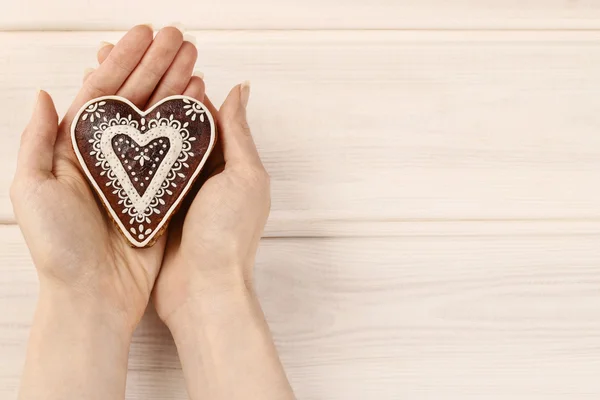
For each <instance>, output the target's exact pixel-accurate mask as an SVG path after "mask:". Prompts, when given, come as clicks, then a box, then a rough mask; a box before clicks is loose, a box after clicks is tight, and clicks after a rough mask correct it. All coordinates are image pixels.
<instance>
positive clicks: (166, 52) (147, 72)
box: [103, 26, 183, 108]
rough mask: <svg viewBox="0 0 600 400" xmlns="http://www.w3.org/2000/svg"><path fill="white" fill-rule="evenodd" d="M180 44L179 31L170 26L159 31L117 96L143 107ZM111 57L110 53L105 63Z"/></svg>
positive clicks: (181, 39)
mask: <svg viewBox="0 0 600 400" xmlns="http://www.w3.org/2000/svg"><path fill="white" fill-rule="evenodd" d="M182 43H183V34H182V33H181V31H180V30H179V29H177V28H175V27H172V26H169V27H166V28H163V29H161V30H160V31H159V32H158V33H157V34H156V38H155V39H154V41H153V42H152V45H150V48H149V49H148V51H147V52H146V54H144V56H143V57H142V59H141V61H140V62H139V64H138V65H137V67H136V68H135V70H134V71H133V72H132V73H131V75H130V76H129V78H127V81H126V82H125V84H124V85H123V87H121V89H119V91H118V92H117V94H118V95H119V96H123V97H125V98H127V99H129V100H131V102H132V103H133V104H135V105H136V106H138V107H139V108H142V107H143V106H145V105H146V102H147V101H148V99H149V98H150V95H152V92H153V91H154V89H155V88H156V85H157V84H158V82H159V81H160V80H161V79H162V77H163V75H164V73H165V72H166V71H167V69H168V68H169V66H170V65H171V62H173V59H174V58H175V56H176V55H177V52H178V51H179V48H180V47H181V44H182ZM115 50H116V49H115ZM113 51H114V50H113ZM111 57H112V52H111V55H109V56H108V59H107V61H108V60H110V59H111ZM103 65H104V64H103Z"/></svg>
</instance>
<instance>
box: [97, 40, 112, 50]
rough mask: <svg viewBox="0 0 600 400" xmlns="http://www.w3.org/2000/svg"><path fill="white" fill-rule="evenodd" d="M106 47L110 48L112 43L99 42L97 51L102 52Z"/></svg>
mask: <svg viewBox="0 0 600 400" xmlns="http://www.w3.org/2000/svg"><path fill="white" fill-rule="evenodd" d="M106 46H112V43H109V42H105V41H101V42H100V45H99V46H98V51H100V50H102V49H103V48H105V47H106Z"/></svg>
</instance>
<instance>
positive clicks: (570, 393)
mask: <svg viewBox="0 0 600 400" xmlns="http://www.w3.org/2000/svg"><path fill="white" fill-rule="evenodd" d="M599 241H600V235H598V234H597V235H592V236H580V237H574V236H561V235H559V236H543V235H524V236H520V237H512V236H511V235H500V236H496V235H492V234H489V235H484V236H479V237H413V238H364V239H357V238H331V239H327V238H317V239H308V238H303V239H289V238H278V239H266V240H263V243H262V246H261V249H260V251H259V256H258V262H257V273H256V279H257V286H258V292H259V296H260V298H261V302H262V304H263V306H264V309H265V312H266V315H267V319H268V321H269V324H270V326H271V328H272V331H273V334H274V337H275V340H276V343H277V345H278V347H279V349H280V352H281V357H282V359H283V362H284V364H285V366H286V370H287V373H288V374H289V377H290V379H291V382H292V384H293V386H294V388H295V390H296V393H297V395H298V398H299V399H307V400H313V399H314V400H316V399H325V398H326V399H332V400H336V399H340V400H341V399H344V400H353V399H356V400H359V399H360V400H363V399H366V398H376V399H381V400H386V399H389V400H392V399H394V400H395V399H398V398H406V399H423V398H430V399H442V398H443V399H457V400H458V399H527V400H530V399H564V400H567V399H568V400H571V399H594V398H598V396H600V381H598V379H597V375H598V367H599V361H598V360H600V337H599V336H598V332H599V331H600V313H598V310H599V309H600V295H599V292H598V287H599V285H600V246H598V243H599ZM0 248H2V249H3V251H2V252H0V265H2V266H3V267H2V268H0V310H2V312H1V313H0V352H1V354H2V357H1V358H0V397H2V398H10V397H11V395H12V394H13V393H14V390H15V389H16V386H17V384H18V379H19V373H20V366H21V364H22V360H23V357H24V351H25V346H26V338H27V332H28V329H29V325H30V319H31V315H32V312H33V309H34V302H35V298H36V291H37V289H36V275H35V272H34V268H33V266H32V265H31V263H30V261H29V256H28V255H27V250H26V248H25V245H24V244H23V242H22V240H21V239H20V236H19V233H18V229H17V228H16V227H14V226H4V227H0ZM13 397H14V396H13ZM128 398H129V399H145V400H154V399H156V400H158V399H161V400H163V399H185V398H186V397H185V393H184V389H183V380H182V376H181V372H180V367H179V362H178V359H177V355H176V350H175V347H174V345H173V343H172V340H171V338H170V336H169V332H168V331H167V330H166V328H165V327H164V326H162V325H161V324H160V322H159V321H158V319H157V317H156V315H155V314H154V313H153V312H149V313H148V314H147V315H146V318H145V319H144V320H143V322H142V325H141V326H140V328H139V329H138V331H137V333H136V335H135V339H134V343H133V346H132V350H131V356H130V374H129V382H128Z"/></svg>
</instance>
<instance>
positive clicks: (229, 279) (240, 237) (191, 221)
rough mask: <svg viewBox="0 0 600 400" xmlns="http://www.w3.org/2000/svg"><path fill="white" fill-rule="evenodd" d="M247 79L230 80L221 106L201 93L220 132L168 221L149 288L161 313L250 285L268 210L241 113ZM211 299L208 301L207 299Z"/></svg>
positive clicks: (263, 178) (264, 181)
mask: <svg viewBox="0 0 600 400" xmlns="http://www.w3.org/2000/svg"><path fill="white" fill-rule="evenodd" d="M249 95H250V87H249V85H248V84H247V83H246V84H242V85H238V86H236V87H234V88H233V89H232V90H231V92H230V93H229V95H228V96H227V98H226V100H225V102H224V103H223V105H222V106H221V108H220V110H219V111H218V113H217V111H216V110H215V109H214V107H213V106H212V104H211V103H210V101H209V100H208V98H204V99H202V98H200V99H199V100H201V101H202V100H204V102H205V103H206V104H207V105H208V107H209V109H211V111H212V113H213V114H215V115H216V116H217V117H216V120H217V121H218V128H219V129H218V131H219V138H218V141H217V146H216V148H215V150H214V153H213V154H212V155H211V158H210V161H211V163H210V165H208V168H207V170H206V171H205V176H204V179H206V177H207V176H208V179H207V180H206V181H205V182H202V177H201V182H200V183H202V186H201V187H200V189H199V190H198V191H197V193H196V194H195V197H191V196H190V197H189V198H188V201H189V200H191V204H189V208H187V207H186V208H184V209H183V210H182V212H180V213H179V214H178V216H177V217H176V218H175V219H174V221H173V222H172V223H171V225H170V227H169V237H168V242H167V247H166V250H165V256H164V260H163V266H162V269H161V273H160V275H159V278H158V280H157V282H156V286H155V289H154V297H153V298H154V304H155V306H156V309H157V312H158V314H159V316H160V317H161V318H162V319H163V321H165V322H167V324H169V323H168V319H169V317H170V316H171V315H173V314H174V313H175V312H177V311H178V310H181V309H182V308H184V306H186V305H188V306H191V307H195V306H196V305H198V304H201V303H202V302H205V303H206V299H207V297H206V296H205V294H207V293H208V294H215V293H218V292H221V293H232V291H237V290H238V289H241V290H242V291H246V290H249V291H250V292H251V290H252V270H253V267H254V258H255V255H256V251H257V248H258V245H259V242H260V238H261V236H262V233H263V229H264V226H265V223H266V221H267V217H268V215H269V210H270V205H271V200H270V184H269V175H268V174H267V172H266V171H265V168H264V166H263V164H262V162H261V160H260V158H259V155H258V152H257V149H256V146H255V144H254V141H253V139H252V136H251V133H250V128H249V126H248V123H247V120H246V106H247V104H248V99H249ZM209 302H210V300H209Z"/></svg>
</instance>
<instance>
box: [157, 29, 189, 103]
mask: <svg viewBox="0 0 600 400" xmlns="http://www.w3.org/2000/svg"><path fill="white" fill-rule="evenodd" d="M197 58H198V50H197V49H196V46H194V45H193V44H192V43H190V42H188V41H185V42H183V44H182V45H181V48H180V49H179V51H178V52H177V55H176V56H175V59H174V60H173V62H172V63H171V65H170V66H169V68H168V69H167V71H166V72H165V74H164V76H163V77H162V79H161V80H160V82H159V83H158V86H156V89H155V90H154V93H153V94H152V96H151V97H150V100H149V101H148V107H150V106H152V105H153V104H154V103H156V102H158V101H159V100H162V99H164V98H165V97H168V96H173V95H175V94H181V93H183V91H184V90H185V88H186V86H187V85H188V83H189V82H190V78H191V76H192V71H193V70H194V65H195V64H196V59H197Z"/></svg>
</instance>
